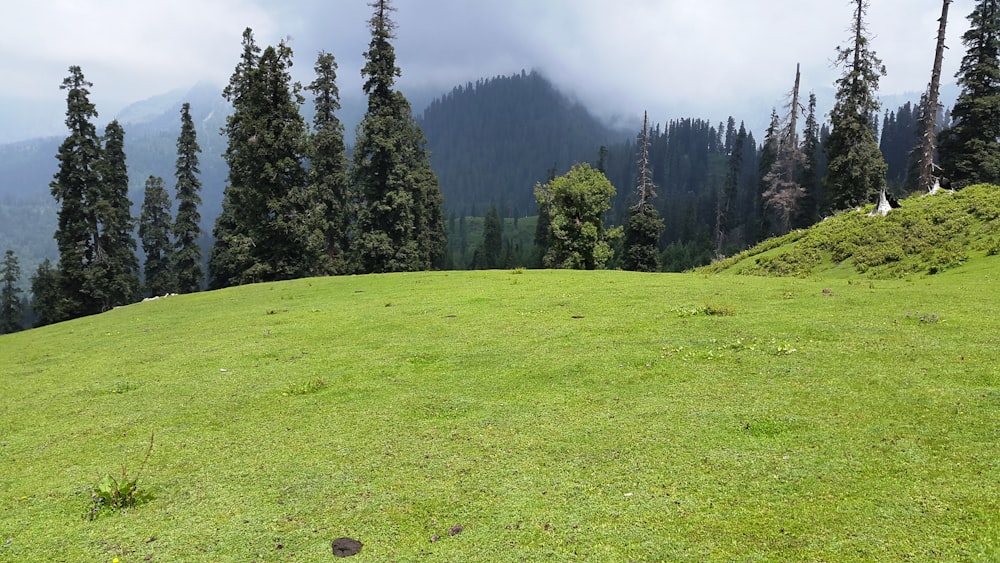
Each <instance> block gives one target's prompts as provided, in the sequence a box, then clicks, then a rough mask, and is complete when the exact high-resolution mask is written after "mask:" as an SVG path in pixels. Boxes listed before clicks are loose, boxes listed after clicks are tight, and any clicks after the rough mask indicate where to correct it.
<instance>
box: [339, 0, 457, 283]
mask: <svg viewBox="0 0 1000 563" xmlns="http://www.w3.org/2000/svg"><path fill="white" fill-rule="evenodd" d="M370 6H371V7H372V8H373V9H374V14H373V16H372V18H371V20H370V22H369V23H370V26H371V35H372V39H371V43H370V45H369V50H368V52H366V53H365V61H366V63H365V66H364V68H363V69H362V71H361V74H362V76H363V77H364V78H365V83H364V91H365V94H366V95H367V96H368V110H367V112H366V113H365V116H364V118H363V119H362V121H361V124H360V125H359V126H358V136H357V140H356V144H355V147H354V184H355V186H356V187H357V190H358V196H359V199H360V207H359V209H358V219H357V221H358V222H357V231H358V232H357V238H356V240H355V244H356V247H357V252H358V265H359V267H360V269H361V270H362V271H364V272H393V271H413V270H423V269H428V268H430V267H431V266H432V265H433V264H434V263H435V262H437V261H438V260H439V259H440V258H441V257H442V256H443V254H444V248H445V242H446V241H445V237H444V216H443V214H442V212H441V193H440V189H439V187H438V181H437V176H436V175H435V174H434V172H433V171H432V170H431V167H430V161H429V158H428V156H427V152H426V150H425V148H424V147H425V144H426V141H425V139H424V136H423V132H421V131H420V129H419V127H417V125H416V122H415V120H414V119H413V115H412V111H411V109H410V104H409V103H408V102H407V101H406V98H405V97H404V96H403V95H402V93H400V92H398V91H396V90H395V89H394V84H395V79H396V78H397V77H398V76H400V70H399V67H397V66H396V54H395V51H394V49H393V47H392V44H391V43H390V40H391V39H392V38H393V37H394V35H393V29H394V28H395V23H393V21H392V19H391V18H390V14H391V12H392V11H393V8H392V6H391V3H390V1H389V0H375V1H374V2H372V3H371V4H370Z"/></svg>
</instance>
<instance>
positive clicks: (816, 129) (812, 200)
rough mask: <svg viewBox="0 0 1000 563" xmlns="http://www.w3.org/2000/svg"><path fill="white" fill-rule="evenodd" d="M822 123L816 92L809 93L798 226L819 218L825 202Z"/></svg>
mask: <svg viewBox="0 0 1000 563" xmlns="http://www.w3.org/2000/svg"><path fill="white" fill-rule="evenodd" d="M819 135H820V124H819V121H818V120H817V118H816V94H815V93H810V94H809V107H808V109H807V110H806V124H805V130H804V131H803V133H802V158H803V168H802V200H801V202H800V206H799V215H798V220H797V221H796V225H795V226H797V227H800V228H801V227H808V226H810V225H812V224H814V223H816V221H818V220H819V213H820V206H821V204H822V202H823V173H822V169H821V162H820V157H821V156H822V155H821V152H822V145H821V144H820V139H819Z"/></svg>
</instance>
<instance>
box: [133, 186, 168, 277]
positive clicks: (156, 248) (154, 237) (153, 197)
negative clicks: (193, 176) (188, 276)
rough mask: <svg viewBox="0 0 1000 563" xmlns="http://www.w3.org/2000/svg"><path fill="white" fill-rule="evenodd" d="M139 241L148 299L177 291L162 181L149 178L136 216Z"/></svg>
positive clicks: (165, 197)
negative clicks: (139, 212) (144, 256)
mask: <svg viewBox="0 0 1000 563" xmlns="http://www.w3.org/2000/svg"><path fill="white" fill-rule="evenodd" d="M139 240H140V241H142V251H143V253H144V254H145V255H146V263H145V265H144V266H143V276H144V277H145V281H146V283H145V290H146V294H148V295H166V294H168V293H172V292H174V291H175V290H176V287H177V285H176V278H175V275H176V271H174V270H173V269H172V265H173V264H172V260H171V257H172V254H173V253H172V252H171V243H170V196H169V195H167V190H166V188H164V187H163V178H159V177H156V176H150V177H149V178H148V179H147V180H146V191H145V195H144V197H143V200H142V213H141V215H140V216H139Z"/></svg>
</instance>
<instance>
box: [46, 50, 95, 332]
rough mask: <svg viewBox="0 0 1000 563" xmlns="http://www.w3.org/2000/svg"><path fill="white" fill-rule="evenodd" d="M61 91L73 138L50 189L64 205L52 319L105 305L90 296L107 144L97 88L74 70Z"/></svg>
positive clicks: (67, 142) (61, 154)
mask: <svg viewBox="0 0 1000 563" xmlns="http://www.w3.org/2000/svg"><path fill="white" fill-rule="evenodd" d="M69 73H70V74H69V76H67V77H66V78H65V79H64V80H63V83H62V86H60V88H61V89H62V90H65V91H66V127H67V128H68V129H69V135H68V136H67V137H66V139H65V140H64V141H63V143H62V144H61V145H60V147H59V152H58V154H57V155H56V158H57V159H58V160H59V171H58V172H57V173H56V175H55V179H54V180H53V181H52V183H51V184H49V186H50V187H51V189H52V196H53V197H54V198H55V200H56V202H58V203H59V204H60V208H59V218H58V228H57V229H56V233H55V239H56V245H57V246H58V248H59V266H58V269H59V277H58V283H59V298H58V304H52V307H51V308H50V310H48V311H47V312H46V316H48V315H51V316H52V318H54V319H55V320H64V319H69V318H74V317H79V316H81V315H87V314H92V313H97V312H100V309H101V307H100V304H99V302H98V301H97V300H96V299H95V298H94V296H92V295H91V294H90V289H91V287H92V286H91V284H90V276H89V275H88V269H89V267H90V266H91V264H92V263H93V262H94V261H95V260H96V253H97V243H98V237H99V233H98V232H97V225H98V222H97V217H96V211H95V209H94V207H95V206H96V205H97V202H98V200H99V199H100V182H101V177H100V170H99V167H100V162H101V145H100V141H99V139H98V136H97V129H96V127H95V126H94V123H93V119H94V118H96V117H97V110H96V109H95V107H94V104H92V103H90V98H89V96H90V90H89V88H90V87H92V86H93V84H92V83H90V82H88V81H87V80H86V78H84V76H83V71H82V70H81V69H80V67H79V66H71V67H69Z"/></svg>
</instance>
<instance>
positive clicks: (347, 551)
mask: <svg viewBox="0 0 1000 563" xmlns="http://www.w3.org/2000/svg"><path fill="white" fill-rule="evenodd" d="M362 545H364V544H362V543H361V542H359V541H358V540H356V539H352V538H337V539H335V540H333V546H332V547H333V554H334V555H336V556H337V557H350V556H352V555H357V554H358V552H360V551H361V546H362Z"/></svg>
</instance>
